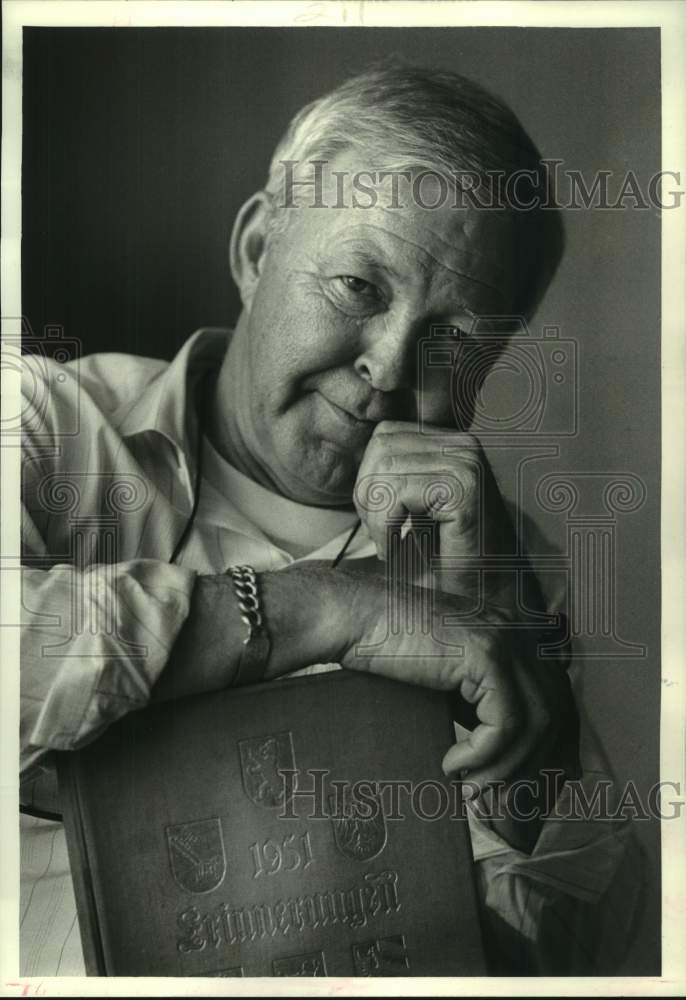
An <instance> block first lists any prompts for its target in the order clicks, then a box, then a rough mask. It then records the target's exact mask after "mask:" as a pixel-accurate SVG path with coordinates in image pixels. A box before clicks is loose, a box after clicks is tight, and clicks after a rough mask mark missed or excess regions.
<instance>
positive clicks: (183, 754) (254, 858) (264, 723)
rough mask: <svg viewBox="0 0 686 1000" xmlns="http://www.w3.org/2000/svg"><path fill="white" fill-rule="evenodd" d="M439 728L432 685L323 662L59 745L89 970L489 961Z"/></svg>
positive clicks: (446, 735) (469, 972) (411, 970)
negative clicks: (321, 667) (75, 747)
mask: <svg viewBox="0 0 686 1000" xmlns="http://www.w3.org/2000/svg"><path fill="white" fill-rule="evenodd" d="M453 733H454V730H453V723H452V715H451V710H450V702H449V700H448V698H447V697H446V696H445V695H442V694H440V693H438V692H433V691H429V690H425V689H423V688H418V687H412V686H410V685H405V684H400V683H396V682H393V681H388V680H384V679H382V678H378V677H370V676H366V675H359V674H354V673H350V672H346V671H335V672H331V673H325V674H319V675H316V676H314V677H297V678H286V679H282V680H279V681H275V682H272V683H269V684H261V685H255V686H252V687H246V688H242V689H233V690H228V691H225V692H221V693H218V694H212V695H203V696H201V697H196V698H191V699H187V700H184V701H179V702H174V703H167V704H164V705H157V706H153V707H150V708H148V709H146V710H145V711H142V712H137V713H134V714H131V715H129V716H127V717H126V718H124V719H123V720H121V721H120V722H118V723H116V724H114V725H113V726H111V727H110V728H109V729H108V730H107V732H106V733H105V734H104V735H103V736H102V737H101V738H100V739H98V740H97V741H96V742H95V743H93V744H91V745H89V746H87V747H85V748H83V749H82V750H79V751H77V752H74V753H69V754H62V755H61V760H60V767H59V774H60V786H61V793H62V801H63V808H64V813H65V825H66V829H67V837H68V844H69V851H70V859H71V864H72V871H73V877H74V884H75V891H76V897H77V906H78V913H79V924H80V930H81V936H82V939H83V944H84V952H85V955H86V963H87V969H88V972H89V974H92V975H119V976H131V975H144V976H327V975H328V976H389V975H390V976H449V975H450V976H473V975H481V974H484V971H485V969H484V964H483V956H482V946H481V937H480V929H479V916H478V910H477V902H476V895H475V888H474V881H473V879H474V876H473V863H472V858H471V849H470V842H469V833H468V826H467V821H466V819H465V818H464V812H463V809H462V807H461V802H460V799H459V786H458V785H457V784H456V783H450V782H447V781H446V780H445V779H444V777H443V775H442V772H441V767H440V764H441V760H442V757H443V755H444V753H445V751H446V750H447V748H448V746H449V745H450V743H451V742H453V740H454V735H453Z"/></svg>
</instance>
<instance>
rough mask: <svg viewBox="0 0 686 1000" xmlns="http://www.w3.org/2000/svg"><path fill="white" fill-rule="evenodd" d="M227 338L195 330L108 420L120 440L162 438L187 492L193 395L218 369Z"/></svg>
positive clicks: (213, 330)
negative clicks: (183, 476) (174, 458)
mask: <svg viewBox="0 0 686 1000" xmlns="http://www.w3.org/2000/svg"><path fill="white" fill-rule="evenodd" d="M230 337H231V331H230V330H228V329H224V328H220V327H203V328H202V329H200V330H197V331H196V332H195V333H194V334H193V335H192V336H190V337H189V338H188V340H187V341H186V342H185V344H184V345H183V347H182V348H181V350H180V351H179V352H178V354H177V355H176V357H175V358H174V359H173V361H171V362H170V364H169V365H168V366H167V368H165V369H164V370H163V371H162V372H160V373H159V374H157V375H155V376H154V378H153V379H152V380H151V381H150V382H149V383H148V385H147V386H146V387H145V389H144V390H143V392H142V393H141V395H140V396H139V397H138V399H136V400H135V402H134V403H133V405H132V404H131V403H129V402H128V401H127V402H126V403H124V404H122V405H121V406H120V407H119V408H118V409H117V410H116V411H115V412H114V414H113V416H112V423H113V425H114V426H115V427H117V428H118V429H119V431H120V433H121V435H122V437H124V438H131V437H134V436H135V435H138V434H146V433H150V432H153V433H157V434H161V435H162V436H163V437H165V438H166V439H167V440H168V441H169V442H170V443H171V444H172V446H173V447H174V449H175V451H176V453H177V457H178V461H179V465H181V466H182V467H184V468H185V471H186V474H187V476H188V482H189V488H190V483H192V482H193V481H194V479H195V474H196V469H197V465H196V461H197V456H196V440H197V431H198V416H197V412H196V408H195V406H194V401H195V396H196V391H195V390H196V388H197V385H198V382H199V381H200V380H201V379H202V377H203V376H204V375H205V374H206V373H207V372H209V371H211V370H212V369H218V368H219V366H220V365H221V363H222V360H223V358H224V354H225V353H226V349H227V347H228V345H229V340H230Z"/></svg>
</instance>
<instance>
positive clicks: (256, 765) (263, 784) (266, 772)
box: [238, 732, 295, 808]
mask: <svg viewBox="0 0 686 1000" xmlns="http://www.w3.org/2000/svg"><path fill="white" fill-rule="evenodd" d="M238 749H239V751H240V755H241V771H242V772H243V788H244V789H245V794H246V795H247V796H248V798H249V799H251V800H252V801H253V802H254V803H255V805H257V806H269V807H270V808H273V807H275V806H283V805H285V803H286V786H285V781H284V778H283V775H281V774H279V771H282V770H285V771H293V770H295V755H294V753H293V739H292V736H291V734H290V732H287V733H275V734H274V735H273V736H260V737H257V738H256V739H250V740H239V742H238Z"/></svg>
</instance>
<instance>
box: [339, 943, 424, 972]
mask: <svg viewBox="0 0 686 1000" xmlns="http://www.w3.org/2000/svg"><path fill="white" fill-rule="evenodd" d="M352 951H353V964H354V966H355V975H356V976H406V975H407V970H408V969H409V967H410V963H409V960H408V957H407V950H406V947H405V935H404V934H392V935H391V936H390V937H386V938H377V939H376V940H375V941H364V942H362V943H360V944H354V945H353V949H352Z"/></svg>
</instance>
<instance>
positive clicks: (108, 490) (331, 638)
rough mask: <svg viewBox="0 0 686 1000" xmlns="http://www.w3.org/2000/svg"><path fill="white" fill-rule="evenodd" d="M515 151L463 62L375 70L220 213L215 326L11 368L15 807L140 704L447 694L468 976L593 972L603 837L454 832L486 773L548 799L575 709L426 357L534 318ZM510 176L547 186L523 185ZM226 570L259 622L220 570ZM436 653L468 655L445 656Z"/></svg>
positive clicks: (559, 826) (554, 228)
mask: <svg viewBox="0 0 686 1000" xmlns="http://www.w3.org/2000/svg"><path fill="white" fill-rule="evenodd" d="M539 160H540V156H539V154H538V152H537V150H536V149H535V147H534V146H533V144H532V143H531V140H530V139H529V138H528V136H527V135H526V134H525V133H524V131H523V130H522V128H521V126H520V124H519V122H518V121H517V120H516V119H515V118H514V116H513V115H512V114H511V112H509V111H508V110H507V109H506V108H505V107H504V106H503V105H501V104H500V103H499V102H497V101H496V100H495V99H493V98H491V97H490V96H489V95H487V94H486V93H484V92H483V91H482V90H481V89H480V88H478V87H476V86H475V85H473V84H471V83H469V82H468V81H466V80H464V79H463V78H461V77H459V76H457V75H455V74H451V73H438V72H432V71H428V70H427V71H425V70H420V69H413V68H410V67H398V66H391V67H388V68H385V69H379V70H373V71H370V72H368V73H366V74H363V75H361V76H359V77H357V78H354V79H352V80H350V81H348V82H347V83H345V84H344V85H343V86H342V87H340V88H338V90H337V91H334V92H333V93H332V94H330V95H328V96H327V97H325V98H323V99H321V100H320V101H317V102H315V103H314V104H312V105H310V106H308V107H307V108H305V109H303V111H301V112H300V114H299V115H298V116H296V118H295V119H294V121H293V123H292V124H291V126H290V128H289V130H288V132H287V134H286V136H285V137H284V139H283V140H282V142H281V144H280V145H279V147H278V148H277V150H276V152H275V154H274V158H273V161H272V165H271V169H270V174H269V178H268V182H267V184H266V186H265V189H264V190H262V191H259V192H257V193H256V194H255V195H254V196H253V197H252V198H250V199H249V200H248V202H247V203H246V204H245V205H244V206H243V208H242V209H241V211H240V213H239V215H238V218H237V220H236V222H235V225H234V229H233V234H232V239H231V253H230V260H231V271H232V276H233V279H234V281H235V282H236V284H237V286H238V288H239V291H240V295H241V300H242V306H243V308H242V312H241V315H240V317H239V319H238V322H237V325H236V328H235V331H234V332H233V334H232V335H227V334H226V333H225V332H222V331H217V330H206V331H199V332H198V333H197V334H195V335H194V336H193V337H191V338H190V339H189V341H188V342H187V343H186V344H185V345H184V347H183V348H182V350H181V351H180V352H179V354H178V355H177V357H176V358H175V359H174V361H173V362H172V363H171V364H170V365H167V364H165V363H163V362H159V361H153V360H150V359H144V358H136V357H126V356H120V355H96V356H93V357H91V358H88V359H86V360H85V361H84V362H83V363H82V364H81V365H80V369H79V368H77V367H76V366H66V367H65V369H64V371H62V372H60V373H59V376H58V374H57V373H56V371H55V370H54V366H52V365H50V364H49V363H46V364H45V365H38V364H32V363H27V379H26V383H27V393H28V395H27V404H26V414H27V422H26V426H27V428H28V430H27V433H26V434H25V448H26V453H25V454H26V457H25V474H24V483H23V502H24V538H25V554H26V570H25V574H24V581H23V582H24V594H23V604H24V607H25V609H26V622H25V628H24V633H23V640H24V645H23V652H22V657H23V659H22V768H23V774H24V776H25V783H24V785H23V789H22V798H23V801H24V802H25V803H26V804H27V806H28V807H30V806H31V805H32V806H33V808H34V812H35V811H36V809H38V810H40V809H41V807H42V809H43V811H45V801H46V796H47V795H48V792H47V791H46V788H47V784H46V783H47V782H48V781H49V775H50V762H51V753H52V752H53V751H56V750H70V749H73V748H75V747H78V746H82V745H84V744H86V743H87V742H89V741H90V740H92V739H94V738H95V737H96V736H97V735H98V734H99V733H101V732H102V731H103V730H104V729H105V728H106V727H107V725H109V724H110V723H111V722H113V721H114V720H115V719H117V718H119V717H121V716H122V715H124V714H125V713H127V712H129V711H132V710H135V709H138V708H141V707H143V706H144V705H145V704H147V703H148V702H149V701H154V700H167V699H170V698H182V697H184V696H186V695H190V694H196V693H201V692H211V691H217V690H220V689H222V688H225V687H227V686H231V685H232V684H234V683H243V682H245V681H246V680H254V679H265V680H269V679H272V678H276V677H278V676H280V675H283V674H287V673H291V672H293V671H296V670H301V669H309V668H311V666H312V665H315V666H316V665H323V664H340V665H342V666H343V667H344V668H347V669H352V670H363V671H371V672H374V673H378V674H382V675H385V676H388V677H391V678H395V679H397V680H401V681H406V682H408V683H412V684H421V685H425V686H429V687H433V688H438V689H441V690H445V691H450V692H454V693H455V695H456V700H457V705H458V711H459V712H460V713H462V715H463V716H464V712H465V707H466V706H472V709H473V713H474V717H473V718H472V720H471V722H470V726H471V729H470V731H469V732H468V733H467V735H466V738H464V739H461V740H460V741H459V742H456V743H455V744H454V745H453V746H452V747H449V748H446V754H445V758H444V760H443V768H444V771H445V773H446V774H448V775H450V776H452V777H457V778H468V780H469V789H470V791H471V793H472V794H473V796H474V805H473V813H472V841H473V849H474V855H475V859H476V863H477V866H478V879H479V884H480V888H481V892H482V897H483V902H484V908H485V912H486V915H487V919H488V933H489V941H490V947H491V949H492V954H491V960H492V967H493V971H496V972H497V971H500V972H503V971H519V972H549V973H551V972H552V973H563V972H568V971H575V972H580V971H586V972H589V971H597V969H598V968H599V967H600V966H599V965H598V964H597V958H596V956H594V955H593V954H589V952H588V943H587V941H586V940H585V938H584V935H583V934H582V933H581V927H582V925H583V926H584V927H585V928H586V929H587V930H588V929H589V928H591V927H593V928H594V929H595V925H594V924H593V923H592V920H593V919H594V918H595V914H596V912H597V906H595V904H599V903H601V902H602V901H603V900H604V898H605V896H606V891H607V890H608V889H609V887H610V885H611V883H612V880H613V877H614V874H615V871H616V869H617V866H618V864H619V861H620V859H621V856H622V838H621V836H620V835H619V832H615V831H614V828H613V829H612V830H611V831H609V830H608V828H607V827H605V828H603V829H602V830H598V831H594V830H593V829H590V830H588V831H585V835H584V836H582V837H579V836H578V829H577V833H576V835H575V836H574V837H573V838H572V839H566V831H565V829H564V824H563V823H561V822H560V821H557V822H556V821H555V820H554V819H553V818H551V819H550V820H546V821H545V822H544V823H543V825H542V826H541V824H540V822H538V821H536V820H534V821H532V820H524V819H523V818H522V819H518V818H517V816H516V815H514V816H509V817H508V818H503V819H500V820H497V821H496V820H487V819H483V818H482V819H479V814H481V815H482V816H483V814H484V810H485V806H487V805H488V803H489V802H492V801H493V799H494V795H495V793H494V792H493V790H492V788H491V786H492V783H494V782H498V781H501V782H511V781H513V780H514V779H516V778H526V779H530V780H534V781H538V780H539V779H540V778H541V774H542V772H543V771H545V770H547V771H551V770H552V771H554V772H555V773H556V775H557V779H558V783H557V786H556V789H555V790H556V792H557V794H558V795H559V796H562V795H564V791H565V789H564V787H563V780H564V778H572V777H577V776H578V774H579V763H578V756H577V749H578V748H577V743H576V713H575V708H574V703H573V699H572V695H571V691H570V686H569V680H568V676H567V673H566V672H565V671H564V670H563V669H562V668H560V667H559V666H551V665H550V664H549V663H548V662H545V661H541V660H539V658H538V657H537V655H536V641H537V637H536V636H535V635H529V634H528V632H522V630H521V629H520V630H516V629H514V628H513V627H512V626H513V624H514V623H516V622H517V619H518V616H519V615H520V610H521V609H520V607H519V604H518V598H517V594H516V588H515V586H514V582H513V580H512V579H511V576H510V575H508V574H507V573H504V572H501V571H499V570H498V568H497V561H496V563H495V564H494V562H493V557H497V556H498V555H504V554H507V553H508V552H512V551H514V549H513V525H512V520H511V517H510V514H509V512H508V509H507V507H506V505H505V503H504V501H503V499H502V497H501V496H500V493H499V490H498V486H497V483H496V481H495V478H494V476H493V474H492V472H491V470H490V468H489V466H488V463H487V460H486V458H485V455H484V453H483V451H482V449H481V447H480V445H479V442H478V441H477V440H476V438H475V437H474V436H472V435H470V434H469V433H468V432H467V431H468V428H467V426H466V422H465V421H464V419H463V416H460V415H459V414H458V407H457V406H456V395H455V394H456V392H457V393H458V395H459V394H460V380H459V377H458V378H457V379H456V377H455V375H456V372H455V366H454V365H453V366H450V365H447V366H446V365H442V366H431V365H430V364H428V363H426V361H425V354H424V352H423V349H422V348H423V345H424V344H425V342H426V339H427V337H432V338H434V341H435V342H438V341H440V342H441V343H442V344H443V346H445V347H448V348H450V349H453V348H459V352H460V353H459V357H461V358H462V360H463V362H465V359H470V357H471V355H470V351H471V352H472V354H473V352H474V351H478V350H479V349H480V348H479V344H480V343H481V345H482V347H483V341H480V340H479V339H478V338H474V337H472V339H471V340H470V336H469V334H470V331H473V330H474V329H475V324H477V325H478V324H481V325H480V326H479V327H478V328H479V329H480V330H484V329H485V330H486V331H487V333H488V334H489V335H490V337H491V340H490V341H489V344H490V345H491V349H490V350H489V352H488V353H487V357H488V359H489V362H488V363H491V362H492V360H493V358H494V357H495V353H496V352H494V350H493V349H492V345H497V349H500V348H501V347H502V346H504V341H505V339H506V338H505V336H504V334H503V329H504V328H507V320H508V319H509V320H511V318H512V317H520V316H524V317H529V316H531V314H532V312H533V310H534V309H535V307H536V305H537V303H538V301H539V300H540V297H541V295H542V294H543V291H544V290H545V287H546V284H547V282H548V280H549V279H550V277H551V275H552V274H553V273H554V270H555V267H556V265H557V261H558V259H559V255H560V251H561V234H560V228H559V220H558V218H557V214H556V213H555V212H551V211H539V210H534V211H529V212H521V211H516V210H512V208H511V207H508V206H505V208H504V210H501V209H499V208H498V207H497V206H496V208H495V209H492V208H489V205H490V204H491V202H492V200H493V197H494V196H495V195H498V193H499V191H500V188H499V183H500V182H499V178H502V177H509V176H512V175H513V174H515V173H517V172H522V171H527V170H528V171H531V169H532V168H533V167H535V166H536V164H537V163H538V161H539ZM534 173H535V171H534ZM522 176H524V174H522ZM532 178H533V179H532ZM529 180H530V182H531V184H532V188H531V191H532V192H533V193H534V194H537V195H538V196H539V197H540V201H547V196H548V192H547V187H546V182H545V179H542V180H541V179H540V175H539V177H538V179H536V178H535V177H533V175H532V174H530V175H529ZM401 182H404V183H405V189H403V188H402V187H401V186H400V185H401ZM478 188H480V193H479V192H478V191H477V190H476V189H478ZM446 192H447V193H449V197H447V198H446V197H445V195H446ZM469 192H471V195H472V196H470V197H466V198H460V197H458V196H459V195H460V194H465V193H469ZM530 193H531V192H530ZM477 194H479V197H477V196H476V195H477ZM503 319H505V321H506V322H505V323H503ZM436 338H437V339H436ZM481 349H482V348H481ZM477 360H478V359H477ZM481 368H482V369H483V370H484V371H485V368H487V365H486V366H484V364H482V365H481ZM458 375H459V372H458ZM482 375H483V372H482ZM463 389H464V393H463V396H460V398H459V399H457V402H458V403H460V404H465V403H466V404H467V407H466V408H467V410H468V409H469V403H470V399H469V398H468V397H469V392H468V390H467V389H466V388H464V387H463ZM471 402H472V404H473V399H472V400H471ZM44 404H45V405H44ZM464 410H465V406H464V405H462V409H460V410H459V413H461V414H463V413H464ZM77 411H78V413H79V427H78V433H77V434H75V435H70V434H68V433H66V428H67V427H68V426H70V425H71V422H73V421H72V418H73V415H74V414H75V413H76V412H77ZM32 427H33V428H38V427H39V429H40V433H38V432H36V433H33V434H32V433H31V428H32ZM46 442H47V445H46ZM55 445H57V447H55ZM380 488H381V489H384V490H385V493H384V496H385V498H386V502H385V503H383V504H381V505H379V504H378V502H377V501H376V500H375V491H376V496H377V497H378V491H379V489H380ZM113 518H114V520H116V531H115V532H114V534H112V532H111V525H112V520H113ZM420 520H422V521H423V522H424V523H426V522H427V521H429V522H431V523H432V524H433V525H434V530H435V535H436V544H437V551H438V554H439V559H438V560H437V562H436V564H435V565H432V566H427V565H425V564H422V563H421V561H419V560H415V563H414V565H415V567H416V571H415V572H414V574H413V576H412V578H411V579H406V580H403V581H402V584H403V591H402V592H403V601H404V602H405V606H406V607H408V608H409V607H411V606H412V603H413V601H416V600H420V599H421V597H422V594H423V593H425V592H426V590H427V589H430V591H431V596H432V600H431V603H430V607H431V612H430V613H431V629H430V630H429V631H428V634H424V632H421V631H417V632H415V631H413V630H412V629H410V628H409V627H405V628H401V629H400V630H399V632H398V633H397V634H395V635H390V636H386V635H385V633H384V627H383V620H384V611H385V606H386V586H387V579H386V573H385V571H384V564H387V563H388V555H389V547H390V546H393V545H395V546H399V547H400V549H401V550H402V551H405V552H407V551H408V550H410V549H411V548H412V546H413V545H414V544H415V527H416V524H417V523H418V521H420ZM358 521H359V522H361V528H360V530H359V531H355V529H356V527H357V522H358ZM398 532H400V537H398ZM353 535H354V537H353ZM342 555H344V558H343V559H342V561H340V564H339V565H337V566H336V567H335V568H334V567H332V565H331V562H332V560H334V561H337V560H339V559H340V557H341V556H342ZM479 560H486V561H484V562H483V566H482V568H481V569H480V568H479V566H480V563H479ZM487 560H491V561H490V562H488V561H487ZM406 562H407V565H410V564H411V560H407V561H406ZM245 565H247V566H250V567H251V568H252V570H253V571H254V573H255V574H256V577H255V588H254V591H252V596H251V600H252V605H251V606H252V607H253V609H255V610H257V611H259V618H258V616H257V615H251V614H250V613H248V614H246V607H245V602H243V606H242V605H241V603H240V600H239V598H240V596H241V594H243V596H245V594H246V593H247V591H245V589H244V590H242V591H241V589H240V584H239V585H238V590H237V583H236V579H235V574H232V573H231V572H228V571H229V570H231V569H232V568H235V567H237V566H245ZM494 566H495V568H492V567H494ZM486 567H487V568H486ZM525 576H526V577H527V579H529V583H530V586H531V590H532V594H528V595H527V601H526V603H527V604H528V606H529V607H531V606H532V602H537V603H538V606H539V607H541V608H542V607H543V602H542V598H541V595H540V593H538V592H537V588H536V586H535V585H532V584H531V581H530V574H525ZM456 612H461V615H462V617H461V623H460V624H459V625H458V626H455V625H452V626H451V627H450V630H448V629H447V628H446V625H445V621H444V619H445V616H446V615H452V616H453V618H454V616H455V613H456ZM261 622H262V623H263V625H262V626H261V624H260V623H261ZM246 624H247V626H248V627H249V630H250V632H249V634H250V636H251V641H250V642H249V643H248V645H247V647H246V646H245V645H244V640H245V638H246ZM523 634H524V635H526V638H524V639H522V638H521V636H522V635H523ZM265 636H266V637H267V639H268V642H266V643H265V642H264V641H262V643H261V644H260V646H259V649H258V648H257V645H253V637H254V639H256V640H259V639H262V640H264V637H265ZM382 639H383V642H381V640H382ZM451 643H452V644H453V645H454V644H455V643H460V645H462V646H463V647H464V649H465V654H464V656H461V657H456V656H451V655H446V650H447V649H449V645H450V644H451ZM374 647H376V649H378V653H377V652H374V653H372V652H370V651H369V650H371V649H372V648H374ZM141 650H143V651H144V653H143V655H141ZM361 650H367V652H361ZM543 787H544V786H543V783H542V782H540V783H539V784H538V785H537V788H538V791H539V792H541V793H542V789H543ZM534 794H535V795H536V793H534ZM589 826H591V827H592V824H589ZM53 832H54V831H53ZM53 839H54V838H53ZM53 846H54V845H53ZM64 905H65V906H67V905H68V904H67V903H65V904H64ZM594 907H595V908H594ZM65 943H66V942H65V940H64V938H63V939H62V948H63V949H64V946H65ZM596 945H598V941H596ZM70 947H71V946H70ZM62 954H63V952H62ZM32 960H33V959H32ZM76 961H78V959H76ZM65 971H72V970H71V969H69V970H65V968H64V967H60V965H59V962H58V963H57V965H56V966H53V967H52V968H47V965H43V966H41V965H40V964H39V960H38V959H37V958H36V960H35V962H34V965H33V966H31V962H28V963H25V968H24V972H25V973H26V974H30V973H37V972H42V973H45V972H52V973H64V972H65Z"/></svg>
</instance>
